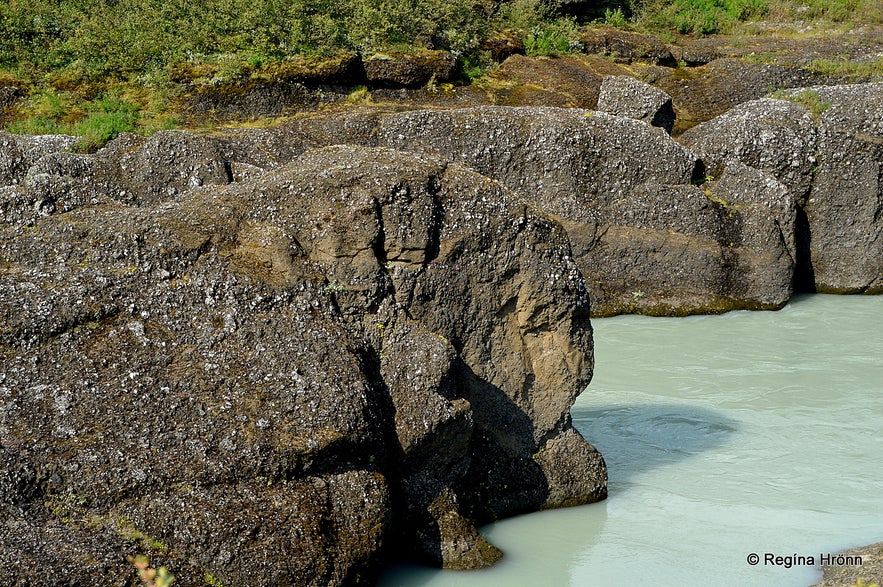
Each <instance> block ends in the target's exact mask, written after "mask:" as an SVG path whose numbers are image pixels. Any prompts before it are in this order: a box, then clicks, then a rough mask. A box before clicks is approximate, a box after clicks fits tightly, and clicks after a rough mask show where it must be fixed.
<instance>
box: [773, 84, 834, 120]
mask: <svg viewBox="0 0 883 587" xmlns="http://www.w3.org/2000/svg"><path fill="white" fill-rule="evenodd" d="M771 97H772V98H776V99H777V100H788V101H791V102H794V103H795V104H800V105H801V106H803V107H804V108H806V109H807V110H808V111H809V113H810V115H811V116H812V117H813V118H814V119H815V120H818V119H819V116H821V114H822V112H824V111H825V110H827V109H828V108H830V107H831V103H830V102H825V101H824V100H822V97H821V96H820V95H819V93H818V92H817V91H815V90H803V91H800V92H794V91H789V90H779V91H777V92H774V93H773V94H772V96H771Z"/></svg>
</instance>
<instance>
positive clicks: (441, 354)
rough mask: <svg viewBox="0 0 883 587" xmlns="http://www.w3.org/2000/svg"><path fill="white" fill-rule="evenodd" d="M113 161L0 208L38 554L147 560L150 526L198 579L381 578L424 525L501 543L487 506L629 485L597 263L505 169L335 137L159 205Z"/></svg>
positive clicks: (466, 545)
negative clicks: (482, 168) (66, 197)
mask: <svg viewBox="0 0 883 587" xmlns="http://www.w3.org/2000/svg"><path fill="white" fill-rule="evenodd" d="M156 140H160V139H156ZM187 141H192V139H187ZM138 148H140V147H136V151H133V153H135V152H137V149H138ZM106 156H108V154H106V153H105V154H102V155H95V156H85V157H86V158H84V159H81V160H76V161H69V162H66V163H65V165H63V166H62V167H59V168H56V169H62V168H63V169H65V170H68V171H69V172H70V170H72V169H81V170H88V169H91V167H90V165H97V162H98V161H99V160H101V158H102V157H106ZM89 157H91V159H90V158H89ZM131 160H133V161H138V159H137V158H135V159H131ZM74 163H76V165H74ZM136 165H137V164H136ZM182 166H183V168H184V169H188V170H189V169H190V167H191V164H190V163H188V162H187V161H184V162H182ZM42 169H43V170H44V171H47V170H50V169H52V167H51V166H45V167H43V168H42ZM135 171H137V170H135ZM47 173H48V171H47ZM71 173H72V172H71ZM84 173H85V172H84ZM56 177H66V176H56ZM68 177H69V176H68ZM160 177H164V178H169V177H171V181H172V182H174V181H177V179H176V178H178V177H179V176H178V175H176V172H174V170H172V172H171V174H169V170H167V174H164V175H162V176H160ZM181 177H183V176H181ZM206 183H208V182H206ZM84 185H85V184H84ZM95 185H96V193H95V194H94V198H93V199H94V202H93V201H92V200H89V201H88V202H86V201H85V200H84V201H83V202H81V203H78V204H75V205H74V204H72V205H70V206H68V207H65V208H64V209H61V208H58V209H56V210H55V211H54V212H53V213H51V214H49V215H47V216H40V217H38V218H33V219H23V218H21V217H17V218H18V219H17V220H16V218H10V219H9V220H7V221H6V224H5V225H4V226H2V228H0V232H2V239H0V259H2V263H0V316H2V319H0V356H2V357H3V362H4V369H3V371H2V374H0V440H2V446H0V460H2V464H3V467H2V470H3V474H2V476H0V489H2V492H0V495H2V502H0V506H2V508H3V509H2V512H3V516H2V519H0V562H2V564H3V565H4V566H5V567H6V568H7V569H9V570H10V572H12V573H13V574H14V575H15V576H16V577H17V580H21V581H24V582H27V583H28V584H32V585H49V584H53V585H54V584H59V583H69V582H71V581H74V582H76V581H78V580H79V578H80V577H83V576H92V577H102V579H107V581H109V582H121V583H122V582H126V581H128V580H130V579H131V577H133V573H134V571H133V568H132V566H131V565H130V564H129V563H127V561H126V556H128V555H133V554H135V553H138V552H143V553H146V554H149V555H150V556H151V560H152V563H153V564H154V565H155V566H159V565H160V564H162V565H166V566H168V567H169V568H170V569H171V570H172V571H173V572H174V573H175V575H176V576H177V577H178V583H177V584H181V585H199V584H202V583H203V582H204V580H205V577H207V576H211V577H214V578H216V579H217V580H219V581H221V582H223V583H224V584H297V585H344V584H357V583H360V582H370V581H371V580H372V578H373V577H374V576H376V573H377V571H378V565H379V564H380V562H381V561H382V560H384V559H385V558H386V557H387V556H388V554H389V553H390V552H393V551H401V550H405V551H407V552H409V553H410V555H411V556H412V557H416V558H418V559H420V560H424V561H429V562H433V563H435V564H439V565H443V566H447V567H452V568H476V567H481V566H486V565H488V564H491V563H493V562H494V561H495V560H496V559H497V558H498V557H499V555H500V553H499V551H497V550H496V549H495V548H494V547H493V546H492V545H490V544H488V543H487V542H486V541H484V539H483V538H481V536H480V535H479V534H478V533H477V531H476V530H475V526H474V524H476V523H482V522H485V521H488V520H490V519H493V518H496V517H498V516H505V515H511V514H514V513H518V512H523V511H529V510H535V509H538V508H544V507H556V506H561V505H571V504H576V503H586V502H589V501H595V500H598V499H602V498H603V497H604V496H605V494H606V470H605V467H604V462H603V460H602V458H601V456H600V455H599V454H598V452H597V451H596V450H595V449H594V448H593V447H591V445H589V444H588V443H586V442H585V440H583V439H582V437H580V436H579V434H578V433H577V432H576V431H575V430H574V429H573V427H572V425H571V422H570V415H569V408H570V406H571V405H572V403H573V401H574V399H575V397H576V396H577V394H578V393H579V392H580V391H581V390H582V389H583V388H584V387H585V385H586V384H587V383H588V381H589V379H590V377H591V372H592V342H591V327H590V324H589V321H588V309H589V308H588V295H587V292H586V289H585V282H584V280H583V278H582V277H581V276H580V274H579V271H578V270H577V268H576V265H575V264H574V262H573V261H572V260H571V257H570V247H569V243H568V240H567V236H566V234H565V232H564V231H563V229H562V228H561V226H560V225H559V224H558V223H556V222H555V221H554V220H551V219H550V218H549V217H548V216H546V215H545V214H543V213H541V212H539V211H537V210H535V209H533V208H531V207H530V206H529V205H527V204H525V203H523V202H522V201H520V200H519V198H517V197H516V196H514V195H513V194H511V193H510V192H507V191H506V190H505V189H504V188H503V187H502V186H500V185H499V184H498V183H496V182H494V181H491V180H489V179H488V178H486V177H483V176H481V175H478V174H476V173H474V172H472V171H469V170H467V169H465V168H463V167H461V166H459V165H456V164H450V163H447V162H445V161H444V160H443V159H440V158H437V157H432V156H423V157H415V156H413V155H405V154H402V153H400V152H397V151H393V150H387V149H376V148H362V147H332V148H327V149H319V150H313V151H309V152H307V153H304V154H303V155H301V156H300V157H298V158H296V159H295V160H294V161H293V162H291V163H289V164H283V165H279V166H278V167H277V169H276V170H274V171H272V172H269V173H264V174H262V175H260V176H259V177H257V178H256V179H252V180H247V181H242V182H239V183H234V184H231V185H223V186H222V185H202V186H193V187H191V188H190V189H187V190H183V191H177V193H174V194H171V193H170V194H169V198H168V199H164V201H159V202H158V201H155V200H153V201H152V200H150V199H145V200H142V201H140V202H137V203H138V204H140V205H138V206H135V205H133V204H135V203H136V202H132V201H125V202H123V201H119V200H117V199H114V198H112V197H109V196H112V195H113V194H112V193H103V190H104V188H103V187H102V185H103V184H100V183H96V184H95ZM13 189H14V190H16V193H22V192H21V191H20V189H19V188H13ZM83 189H85V187H83ZM145 193H147V192H145Z"/></svg>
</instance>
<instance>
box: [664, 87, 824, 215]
mask: <svg viewBox="0 0 883 587" xmlns="http://www.w3.org/2000/svg"><path fill="white" fill-rule="evenodd" d="M680 142H681V144H683V145H684V146H685V147H687V148H688V149H690V150H691V151H693V152H694V153H696V154H697V155H699V156H700V157H701V158H702V161H703V162H704V163H705V167H706V171H707V173H708V174H710V175H712V176H717V175H720V174H721V173H722V172H723V170H724V169H725V168H726V167H727V165H729V164H731V163H734V162H739V163H744V164H745V165H749V166H751V167H754V168H756V169H761V170H763V171H767V172H769V173H771V174H772V175H773V176H774V177H775V178H776V179H778V180H779V181H780V182H782V183H783V184H784V185H786V186H787V187H788V189H789V191H790V193H791V195H792V197H793V198H794V199H795V201H798V202H804V201H806V197H807V194H808V193H809V189H810V186H811V185H812V181H813V169H814V167H815V165H816V129H815V127H814V125H813V120H812V118H811V117H810V115H809V113H808V112H807V111H806V109H805V108H803V107H802V106H800V105H799V104H795V103H793V102H789V101H786V100H772V99H768V98H764V99H761V100H752V101H750V102H745V103H744V104H740V105H739V106H736V107H735V108H733V109H732V110H729V111H728V112H726V113H725V114H722V115H720V116H718V117H717V118H714V119H712V120H709V121H708V122H705V123H703V124H700V125H699V126H697V127H694V128H692V129H690V130H688V131H687V132H685V133H684V134H683V135H681V137H680Z"/></svg>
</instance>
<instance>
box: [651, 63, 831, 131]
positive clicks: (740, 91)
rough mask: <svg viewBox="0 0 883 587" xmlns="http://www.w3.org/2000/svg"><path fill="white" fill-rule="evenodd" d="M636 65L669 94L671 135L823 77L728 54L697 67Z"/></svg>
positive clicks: (806, 70) (817, 81)
mask: <svg viewBox="0 0 883 587" xmlns="http://www.w3.org/2000/svg"><path fill="white" fill-rule="evenodd" d="M636 69H637V70H638V72H637V73H638V75H639V77H640V78H641V79H642V80H643V81H645V82H647V83H650V84H652V85H654V86H655V87H657V88H659V89H660V90H662V91H664V92H665V93H666V94H668V95H669V96H671V97H672V101H673V103H674V109H675V111H676V112H677V114H678V120H677V124H676V125H675V128H674V131H673V133H674V134H675V135H679V134H681V133H682V132H684V131H685V130H687V129H689V128H690V127H692V126H695V125H696V124H697V123H702V122H705V121H708V120H710V119H712V118H714V117H716V116H720V115H721V114H723V113H725V112H727V111H728V110H731V109H732V108H735V107H736V106H738V105H739V104H743V103H745V102H749V101H751V100H758V99H760V98H763V97H764V96H766V95H768V94H769V93H770V92H771V91H773V90H776V89H780V88H800V87H805V86H810V85H816V84H820V83H825V81H824V80H825V79H826V78H825V77H824V76H822V75H821V74H818V73H814V72H812V71H810V70H808V69H803V68H799V67H793V66H785V65H780V64H776V63H755V62H751V61H748V60H743V59H734V58H729V57H728V58H721V59H715V60H713V61H711V62H710V63H708V64H707V65H703V66H701V67H678V68H676V69H674V68H664V67H658V66H653V65H650V66H645V67H643V68H640V67H639V68H636Z"/></svg>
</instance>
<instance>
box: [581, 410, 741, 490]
mask: <svg viewBox="0 0 883 587" xmlns="http://www.w3.org/2000/svg"><path fill="white" fill-rule="evenodd" d="M571 414H572V416H573V425H574V427H575V428H576V429H577V430H579V431H580V433H581V434H582V435H583V436H584V437H585V438H586V439H587V440H588V441H589V442H591V443H592V444H594V445H595V446H596V447H597V448H598V450H599V451H601V454H602V455H604V459H605V461H606V462H607V468H608V472H609V477H610V483H611V486H612V492H615V491H616V489H617V488H620V489H621V487H622V484H623V483H627V482H628V481H630V480H631V479H632V478H633V477H634V476H635V475H637V474H640V473H642V472H644V471H648V470H651V469H655V468H658V467H664V466H666V465H671V464H674V463H677V462H678V461H681V460H683V459H687V458H690V457H692V456H694V455H698V454H699V453H702V452H705V451H709V450H712V449H715V448H717V447H719V446H722V445H724V444H726V443H727V442H728V439H729V437H730V436H731V435H732V434H733V433H734V432H736V431H738V429H739V424H738V422H736V421H735V420H732V419H731V418H728V417H726V416H724V415H722V414H721V413H719V412H716V411H714V410H709V409H707V408H701V407H696V406H689V405H683V404H677V403H671V404H646V405H629V404H610V405H604V406H586V407H581V406H579V404H577V405H576V406H574V408H573V409H572V410H571Z"/></svg>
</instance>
